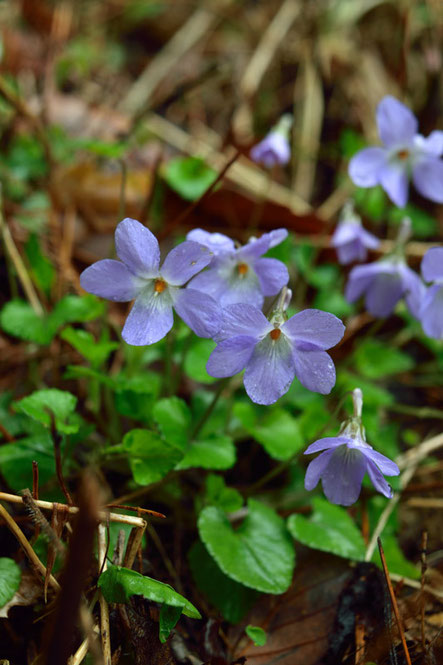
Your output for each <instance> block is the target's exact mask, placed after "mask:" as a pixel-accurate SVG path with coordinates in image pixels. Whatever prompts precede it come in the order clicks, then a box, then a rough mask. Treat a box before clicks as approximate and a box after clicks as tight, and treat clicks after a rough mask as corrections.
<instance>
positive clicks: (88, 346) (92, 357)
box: [60, 326, 119, 368]
mask: <svg viewBox="0 0 443 665" xmlns="http://www.w3.org/2000/svg"><path fill="white" fill-rule="evenodd" d="M60 337H61V338H62V339H64V340H65V342H68V343H69V344H71V346H73V347H74V349H76V350H77V351H78V352H79V353H80V354H81V355H82V356H83V357H84V358H85V359H86V360H87V361H88V362H89V363H91V365H92V366H93V367H96V368H97V367H100V366H101V365H103V364H104V363H105V362H106V360H107V358H108V356H109V354H110V353H112V351H115V349H118V347H119V343H118V342H108V341H105V340H100V341H97V340H96V339H95V338H94V336H93V335H91V333H89V332H87V331H86V330H81V329H78V328H72V327H71V326H68V327H67V328H65V329H64V330H63V331H62V332H61V334H60Z"/></svg>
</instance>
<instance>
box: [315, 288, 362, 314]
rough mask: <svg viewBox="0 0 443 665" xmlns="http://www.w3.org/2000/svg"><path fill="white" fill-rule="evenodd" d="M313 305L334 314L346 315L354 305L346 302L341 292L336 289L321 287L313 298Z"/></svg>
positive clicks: (351, 310)
mask: <svg viewBox="0 0 443 665" xmlns="http://www.w3.org/2000/svg"><path fill="white" fill-rule="evenodd" d="M313 306H314V307H315V308H316V309H322V310H323V311H325V312H330V313H331V314H335V316H338V317H342V316H348V315H349V314H351V313H352V312H353V310H354V306H353V305H351V304H350V303H348V301H347V300H346V298H345V297H344V295H343V293H342V292H341V291H338V290H330V289H322V290H321V291H319V292H318V293H317V295H316V296H315V298H314V302H313Z"/></svg>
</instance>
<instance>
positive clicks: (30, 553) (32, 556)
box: [0, 504, 60, 591]
mask: <svg viewBox="0 0 443 665" xmlns="http://www.w3.org/2000/svg"><path fill="white" fill-rule="evenodd" d="M0 517H2V518H3V519H4V520H5V522H6V525H7V527H8V528H9V530H10V531H11V532H12V533H13V534H14V536H15V537H16V538H17V540H18V542H19V543H20V545H21V547H22V549H23V550H24V552H25V554H26V556H27V557H28V559H29V561H30V562H31V564H32V565H33V566H34V568H36V569H37V570H38V572H39V573H41V575H42V576H43V577H44V576H45V574H46V567H45V566H44V565H43V564H42V562H41V561H40V559H39V558H38V556H37V555H36V553H35V552H34V550H33V549H32V547H31V545H30V544H29V542H28V540H27V538H26V536H25V534H24V533H23V531H22V530H21V529H20V527H19V526H17V524H16V523H15V521H14V520H13V518H12V517H11V515H10V514H9V513H8V511H7V510H5V508H4V507H3V506H2V505H1V504H0ZM49 584H50V585H51V586H52V588H53V589H55V590H56V591H58V590H59V589H60V584H59V583H58V582H57V580H56V579H55V577H54V576H53V575H50V576H49Z"/></svg>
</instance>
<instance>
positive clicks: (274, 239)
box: [237, 229, 288, 260]
mask: <svg viewBox="0 0 443 665" xmlns="http://www.w3.org/2000/svg"><path fill="white" fill-rule="evenodd" d="M287 235H288V232H287V230H286V229H275V230H274V231H270V232H269V233H263V235H262V236H260V238H251V239H250V240H249V242H248V243H247V244H246V245H244V246H243V247H240V249H238V250H237V256H238V257H239V259H245V260H248V259H258V258H259V257H260V256H262V255H263V254H265V253H266V252H267V251H268V249H270V248H271V247H275V246H276V245H279V244H280V243H281V242H283V240H284V239H285V238H286V237H287Z"/></svg>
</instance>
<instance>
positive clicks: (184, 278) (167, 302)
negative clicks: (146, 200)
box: [80, 217, 220, 346]
mask: <svg viewBox="0 0 443 665" xmlns="http://www.w3.org/2000/svg"><path fill="white" fill-rule="evenodd" d="M115 246H116V251H117V256H118V257H119V259H120V261H116V260H114V259H103V260H101V261H97V262H96V263H94V264H93V265H92V266H89V268H86V270H84V271H83V272H82V274H81V275H80V284H81V286H82V287H83V288H84V289H85V291H88V292H89V293H94V294H95V295H97V296H100V297H101V298H106V299H107V300H112V301H114V302H126V301H129V300H133V299H134V298H135V303H134V305H133V307H132V309H131V311H130V313H129V316H128V318H127V319H126V323H125V325H124V327H123V331H122V337H123V339H124V340H125V341H126V342H127V343H128V344H132V345H133V346H144V345H146V344H153V343H154V342H158V341H159V340H160V339H162V338H163V337H164V336H165V335H166V334H167V333H168V332H169V330H170V329H171V328H172V324H173V314H172V309H173V308H174V309H175V311H176V312H177V314H178V315H179V316H180V317H181V318H182V319H183V321H184V322H185V323H187V325H188V326H189V327H190V328H191V330H193V331H194V332H195V333H196V334H197V335H199V337H212V336H213V335H214V334H215V333H216V332H217V331H218V329H219V327H220V320H219V305H218V304H217V303H216V302H215V300H213V299H212V298H211V297H210V296H209V295H207V294H205V293H200V292H199V291H195V290H194V289H185V288H182V287H183V286H184V285H185V284H186V282H188V281H189V280H190V279H191V277H193V276H194V275H195V274H196V273H197V272H199V271H200V270H202V268H205V267H206V266H207V265H208V263H209V262H210V261H211V259H212V254H211V252H210V251H209V250H208V249H207V248H206V247H204V246H203V245H200V244H198V243H196V242H191V241H188V242H183V243H181V244H180V245H178V246H177V247H174V249H172V250H171V251H170V252H169V254H168V255H167V257H166V258H165V260H164V262H163V265H162V267H161V268H160V248H159V245H158V242H157V239H156V238H155V236H154V235H153V234H152V233H151V231H149V229H147V228H146V227H145V226H143V224H140V222H137V221H136V220H135V219H130V218H129V217H127V218H126V219H124V220H123V221H122V222H120V223H119V224H118V226H117V228H116V231H115Z"/></svg>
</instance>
